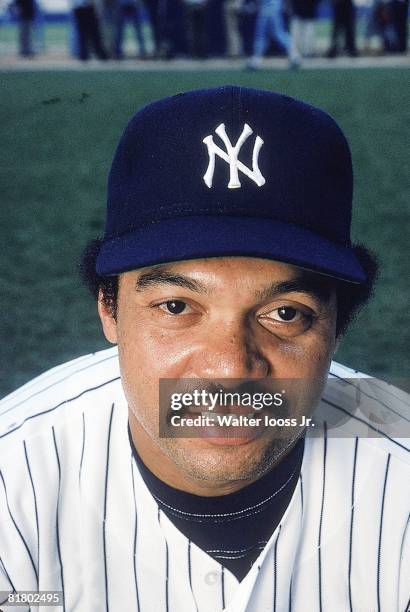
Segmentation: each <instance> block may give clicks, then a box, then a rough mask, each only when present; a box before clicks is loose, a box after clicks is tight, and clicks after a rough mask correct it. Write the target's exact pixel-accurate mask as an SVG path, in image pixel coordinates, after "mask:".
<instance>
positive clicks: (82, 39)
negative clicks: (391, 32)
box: [74, 7, 89, 61]
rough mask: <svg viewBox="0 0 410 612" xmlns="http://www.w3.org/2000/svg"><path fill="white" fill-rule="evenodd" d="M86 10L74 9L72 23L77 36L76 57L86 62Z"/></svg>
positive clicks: (82, 8) (87, 53) (87, 54)
mask: <svg viewBox="0 0 410 612" xmlns="http://www.w3.org/2000/svg"><path fill="white" fill-rule="evenodd" d="M86 11H87V9H86V8H84V7H79V8H76V9H74V23H75V26H76V29H77V35H78V57H79V58H80V60H82V61H85V60H88V57H89V51H88V41H87V13H86Z"/></svg>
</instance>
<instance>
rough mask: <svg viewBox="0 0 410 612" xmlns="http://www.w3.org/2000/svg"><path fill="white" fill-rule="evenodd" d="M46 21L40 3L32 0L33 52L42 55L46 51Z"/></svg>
mask: <svg viewBox="0 0 410 612" xmlns="http://www.w3.org/2000/svg"><path fill="white" fill-rule="evenodd" d="M45 24H46V20H45V17H44V11H43V7H42V5H41V3H40V2H38V1H37V0H34V51H35V52H36V53H44V52H45V50H46V28H45Z"/></svg>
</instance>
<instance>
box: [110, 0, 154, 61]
mask: <svg viewBox="0 0 410 612" xmlns="http://www.w3.org/2000/svg"><path fill="white" fill-rule="evenodd" d="M143 10H144V7H143V4H142V2H141V0H116V2H115V5H114V13H113V20H114V22H113V25H114V48H113V57H114V59H123V57H124V54H123V39H124V31H125V27H126V25H127V23H130V24H131V25H132V26H133V27H134V31H135V38H136V42H137V48H138V55H139V56H140V57H142V58H144V57H146V55H147V54H146V48H145V40H144V32H143Z"/></svg>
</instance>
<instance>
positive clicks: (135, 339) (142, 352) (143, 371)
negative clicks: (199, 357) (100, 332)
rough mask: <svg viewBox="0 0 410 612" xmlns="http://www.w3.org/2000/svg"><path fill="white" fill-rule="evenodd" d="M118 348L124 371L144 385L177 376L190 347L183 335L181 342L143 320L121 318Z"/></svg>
mask: <svg viewBox="0 0 410 612" xmlns="http://www.w3.org/2000/svg"><path fill="white" fill-rule="evenodd" d="M118 350H119V353H120V360H121V362H122V368H123V371H124V373H126V374H128V375H129V376H131V375H132V376H135V377H138V381H144V382H143V384H144V385H148V384H152V383H155V384H156V385H157V384H158V379H159V378H178V377H179V376H181V373H182V372H183V367H184V364H185V363H186V360H187V359H188V356H189V354H190V352H191V351H192V346H191V345H190V346H188V342H187V339H186V338H185V342H184V341H183V338H182V337H181V338H178V336H175V334H169V333H167V332H166V331H163V330H162V331H161V330H158V329H157V328H156V326H154V325H150V323H149V322H147V321H140V322H135V321H133V320H130V321H127V320H126V319H125V317H124V319H123V321H122V322H121V323H120V324H119V327H118ZM136 384H137V381H136Z"/></svg>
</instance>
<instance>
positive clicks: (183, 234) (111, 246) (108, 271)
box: [96, 216, 366, 283]
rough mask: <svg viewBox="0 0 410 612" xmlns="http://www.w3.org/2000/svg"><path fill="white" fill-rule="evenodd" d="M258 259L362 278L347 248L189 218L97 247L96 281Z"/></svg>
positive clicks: (280, 228) (236, 222) (244, 221)
mask: <svg viewBox="0 0 410 612" xmlns="http://www.w3.org/2000/svg"><path fill="white" fill-rule="evenodd" d="M227 256H242V257H261V258H263V259H272V260H275V261H282V262H285V263H290V264H293V265H295V266H299V267H301V268H305V269H308V270H312V271H314V272H319V273H321V274H327V275H330V276H332V277H335V278H338V279H341V280H345V281H349V282H352V283H364V282H366V275H365V273H364V271H363V268H362V267H361V265H360V263H359V261H358V260H357V258H356V256H355V254H354V251H353V249H352V248H351V246H346V245H341V244H337V243H334V242H331V241H329V240H327V239H326V238H323V237H322V236H319V235H318V234H315V233H313V232H311V231H309V230H307V229H304V228H301V227H298V226H293V225H291V224H287V223H282V222H280V221H275V220H273V219H269V218H262V217H258V218H255V217H223V216H209V217H206V216H193V217H178V218H173V219H166V220H161V221H159V222H157V223H156V222H153V223H152V224H150V225H149V226H144V227H141V228H140V229H138V230H137V231H134V232H132V233H129V234H126V235H124V236H120V237H117V238H112V239H110V240H107V241H105V242H104V243H103V244H102V247H101V250H100V253H99V255H98V258H97V266H96V270H97V273H98V274H99V275H113V274H119V273H121V272H126V271H129V270H134V269H136V268H143V267H147V266H153V265H157V264H161V263H167V262H171V261H182V260H187V259H202V258H205V257H227Z"/></svg>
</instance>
